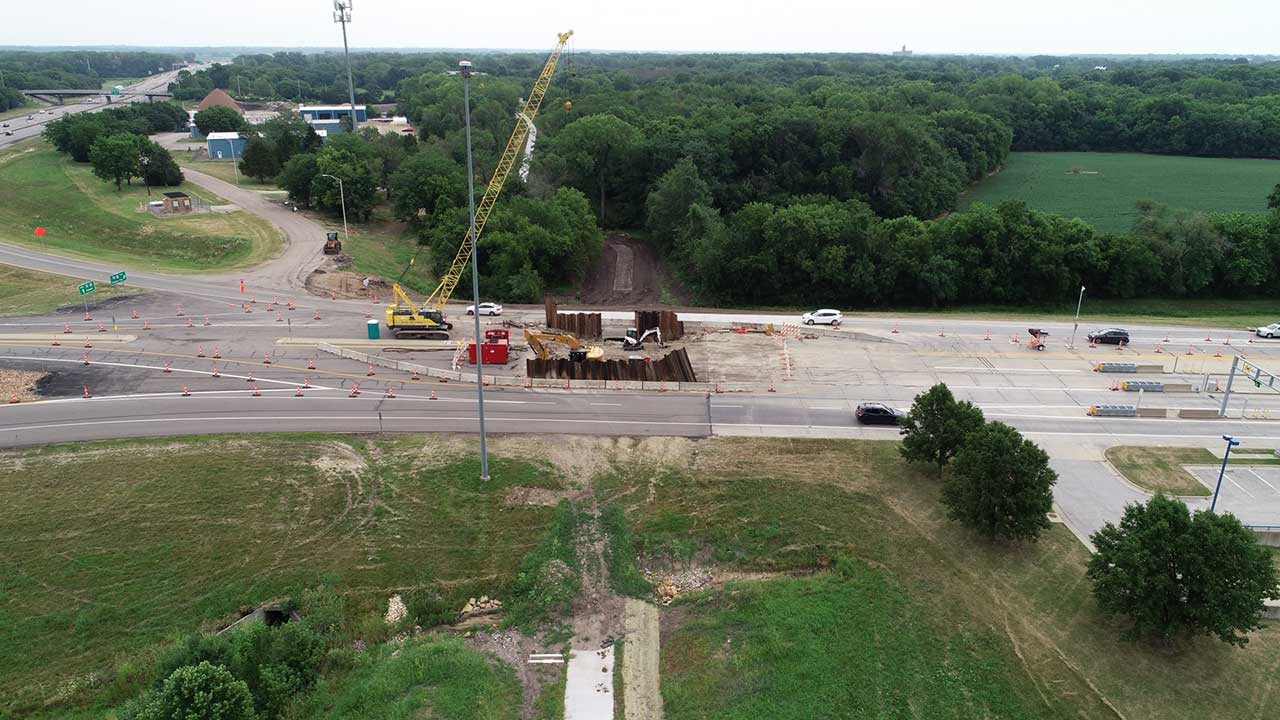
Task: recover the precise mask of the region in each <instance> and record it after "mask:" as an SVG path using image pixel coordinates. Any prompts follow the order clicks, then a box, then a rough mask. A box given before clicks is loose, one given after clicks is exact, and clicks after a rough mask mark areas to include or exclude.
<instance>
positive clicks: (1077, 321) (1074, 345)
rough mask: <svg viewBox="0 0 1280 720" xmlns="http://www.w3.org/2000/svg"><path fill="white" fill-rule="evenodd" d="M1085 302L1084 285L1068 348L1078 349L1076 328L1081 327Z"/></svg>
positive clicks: (1077, 304) (1081, 287)
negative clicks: (1081, 307)
mask: <svg viewBox="0 0 1280 720" xmlns="http://www.w3.org/2000/svg"><path fill="white" fill-rule="evenodd" d="M1083 303H1084V286H1083V285H1081V286H1080V299H1078V300H1076V322H1075V324H1074V325H1072V326H1071V342H1070V343H1069V344H1068V345H1067V349H1068V350H1075V349H1076V330H1077V329H1079V327H1080V306H1081V305H1082V304H1083Z"/></svg>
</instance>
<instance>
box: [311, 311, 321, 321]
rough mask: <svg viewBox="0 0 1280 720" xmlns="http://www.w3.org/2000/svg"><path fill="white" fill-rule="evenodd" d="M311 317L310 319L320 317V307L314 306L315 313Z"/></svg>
mask: <svg viewBox="0 0 1280 720" xmlns="http://www.w3.org/2000/svg"><path fill="white" fill-rule="evenodd" d="M311 319H312V320H319V319H320V308H316V314H315V315H312V316H311Z"/></svg>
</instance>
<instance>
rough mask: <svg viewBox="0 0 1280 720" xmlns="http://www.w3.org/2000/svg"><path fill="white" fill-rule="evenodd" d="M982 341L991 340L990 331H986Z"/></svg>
mask: <svg viewBox="0 0 1280 720" xmlns="http://www.w3.org/2000/svg"><path fill="white" fill-rule="evenodd" d="M982 339H983V340H990V339H991V331H990V330H988V331H987V334H986V335H985V336H984V337H983V338H982Z"/></svg>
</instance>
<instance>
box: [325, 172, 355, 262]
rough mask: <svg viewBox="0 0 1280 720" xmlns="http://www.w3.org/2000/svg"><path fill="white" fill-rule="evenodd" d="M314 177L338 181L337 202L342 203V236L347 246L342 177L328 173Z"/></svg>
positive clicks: (345, 199) (349, 245)
mask: <svg viewBox="0 0 1280 720" xmlns="http://www.w3.org/2000/svg"><path fill="white" fill-rule="evenodd" d="M316 177H327V178H333V179H334V180H337V181H338V203H339V204H341V205H342V236H343V239H345V240H346V241H347V247H348V248H349V247H351V233H349V232H347V196H346V194H345V193H343V192H342V178H340V177H338V176H337V175H330V174H329V173H320V174H319V175H317V176H316Z"/></svg>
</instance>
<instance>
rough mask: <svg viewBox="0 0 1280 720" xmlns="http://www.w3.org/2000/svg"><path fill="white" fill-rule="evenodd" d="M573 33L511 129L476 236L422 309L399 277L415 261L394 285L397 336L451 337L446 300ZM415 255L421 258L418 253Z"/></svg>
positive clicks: (390, 315)
mask: <svg viewBox="0 0 1280 720" xmlns="http://www.w3.org/2000/svg"><path fill="white" fill-rule="evenodd" d="M572 36H573V31H572V30H570V31H568V32H566V33H561V34H560V36H559V38H558V42H557V43H556V46H555V49H553V50H552V51H551V56H550V57H548V58H547V64H546V65H544V66H543V68H542V72H541V73H540V74H539V75H538V79H537V80H536V81H534V83H533V90H532V91H531V92H530V93H529V97H528V98H527V99H526V100H525V101H524V106H523V107H522V108H521V109H520V113H519V114H518V115H517V116H516V126H515V129H513V130H512V131H511V137H510V138H509V139H508V140H507V147H506V149H505V150H503V151H502V157H501V158H500V159H499V160H498V168H497V169H496V170H495V171H494V173H493V175H492V176H491V177H490V178H489V184H488V186H486V187H485V190H484V196H483V197H481V198H480V203H479V204H478V205H476V222H475V237H472V235H471V228H470V227H468V228H467V232H466V234H465V235H464V236H463V238H462V245H460V246H459V247H458V252H457V254H456V255H454V258H453V262H452V263H450V265H449V270H448V271H447V272H445V274H444V277H443V278H441V279H440V284H439V285H436V289H435V290H433V291H432V292H431V294H430V295H429V296H427V299H426V301H425V302H423V303H422V307H421V308H420V309H419V308H416V307H415V306H414V304H413V301H412V300H410V299H409V296H408V295H406V294H405V292H404V289H403V288H401V287H400V282H399V280H402V279H404V276H405V273H407V272H409V270H410V269H411V268H412V267H413V265H414V261H413V260H410V261H409V265H408V266H407V267H405V269H404V272H402V273H400V278H399V279H398V280H397V281H396V283H395V285H393V286H392V288H391V289H392V293H393V294H394V295H395V302H394V303H392V304H390V305H388V306H387V327H388V328H390V329H391V332H392V334H393V335H394V336H395V337H425V338H428V339H433V340H447V339H449V332H448V331H449V330H452V329H453V325H452V324H451V323H449V322H447V321H446V320H445V318H444V306H445V303H447V302H449V298H450V297H452V296H453V289H454V288H455V287H457V286H458V280H459V279H461V278H462V273H463V271H465V270H466V269H467V263H469V262H471V256H472V254H473V253H474V251H475V245H476V238H478V237H480V233H482V232H484V226H485V223H486V222H488V220H489V214H490V213H492V212H493V206H494V203H496V202H498V196H499V195H501V194H502V186H503V185H505V184H506V182H507V176H508V175H510V174H511V168H512V167H513V166H514V165H515V163H516V159H517V158H518V157H519V156H520V152H521V151H522V150H523V149H524V146H525V141H526V140H527V139H528V137H529V129H530V128H531V127H533V121H534V119H536V118H537V117H538V108H540V107H542V98H543V96H545V95H546V94H547V88H548V87H550V85H551V77H552V76H553V75H554V74H555V72H556V64H557V63H558V62H559V61H560V54H561V53H562V52H564V47H565V44H566V43H568V42H569V38H570V37H572ZM414 257H415V258H416V257H417V256H416V254H415V256H414Z"/></svg>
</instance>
